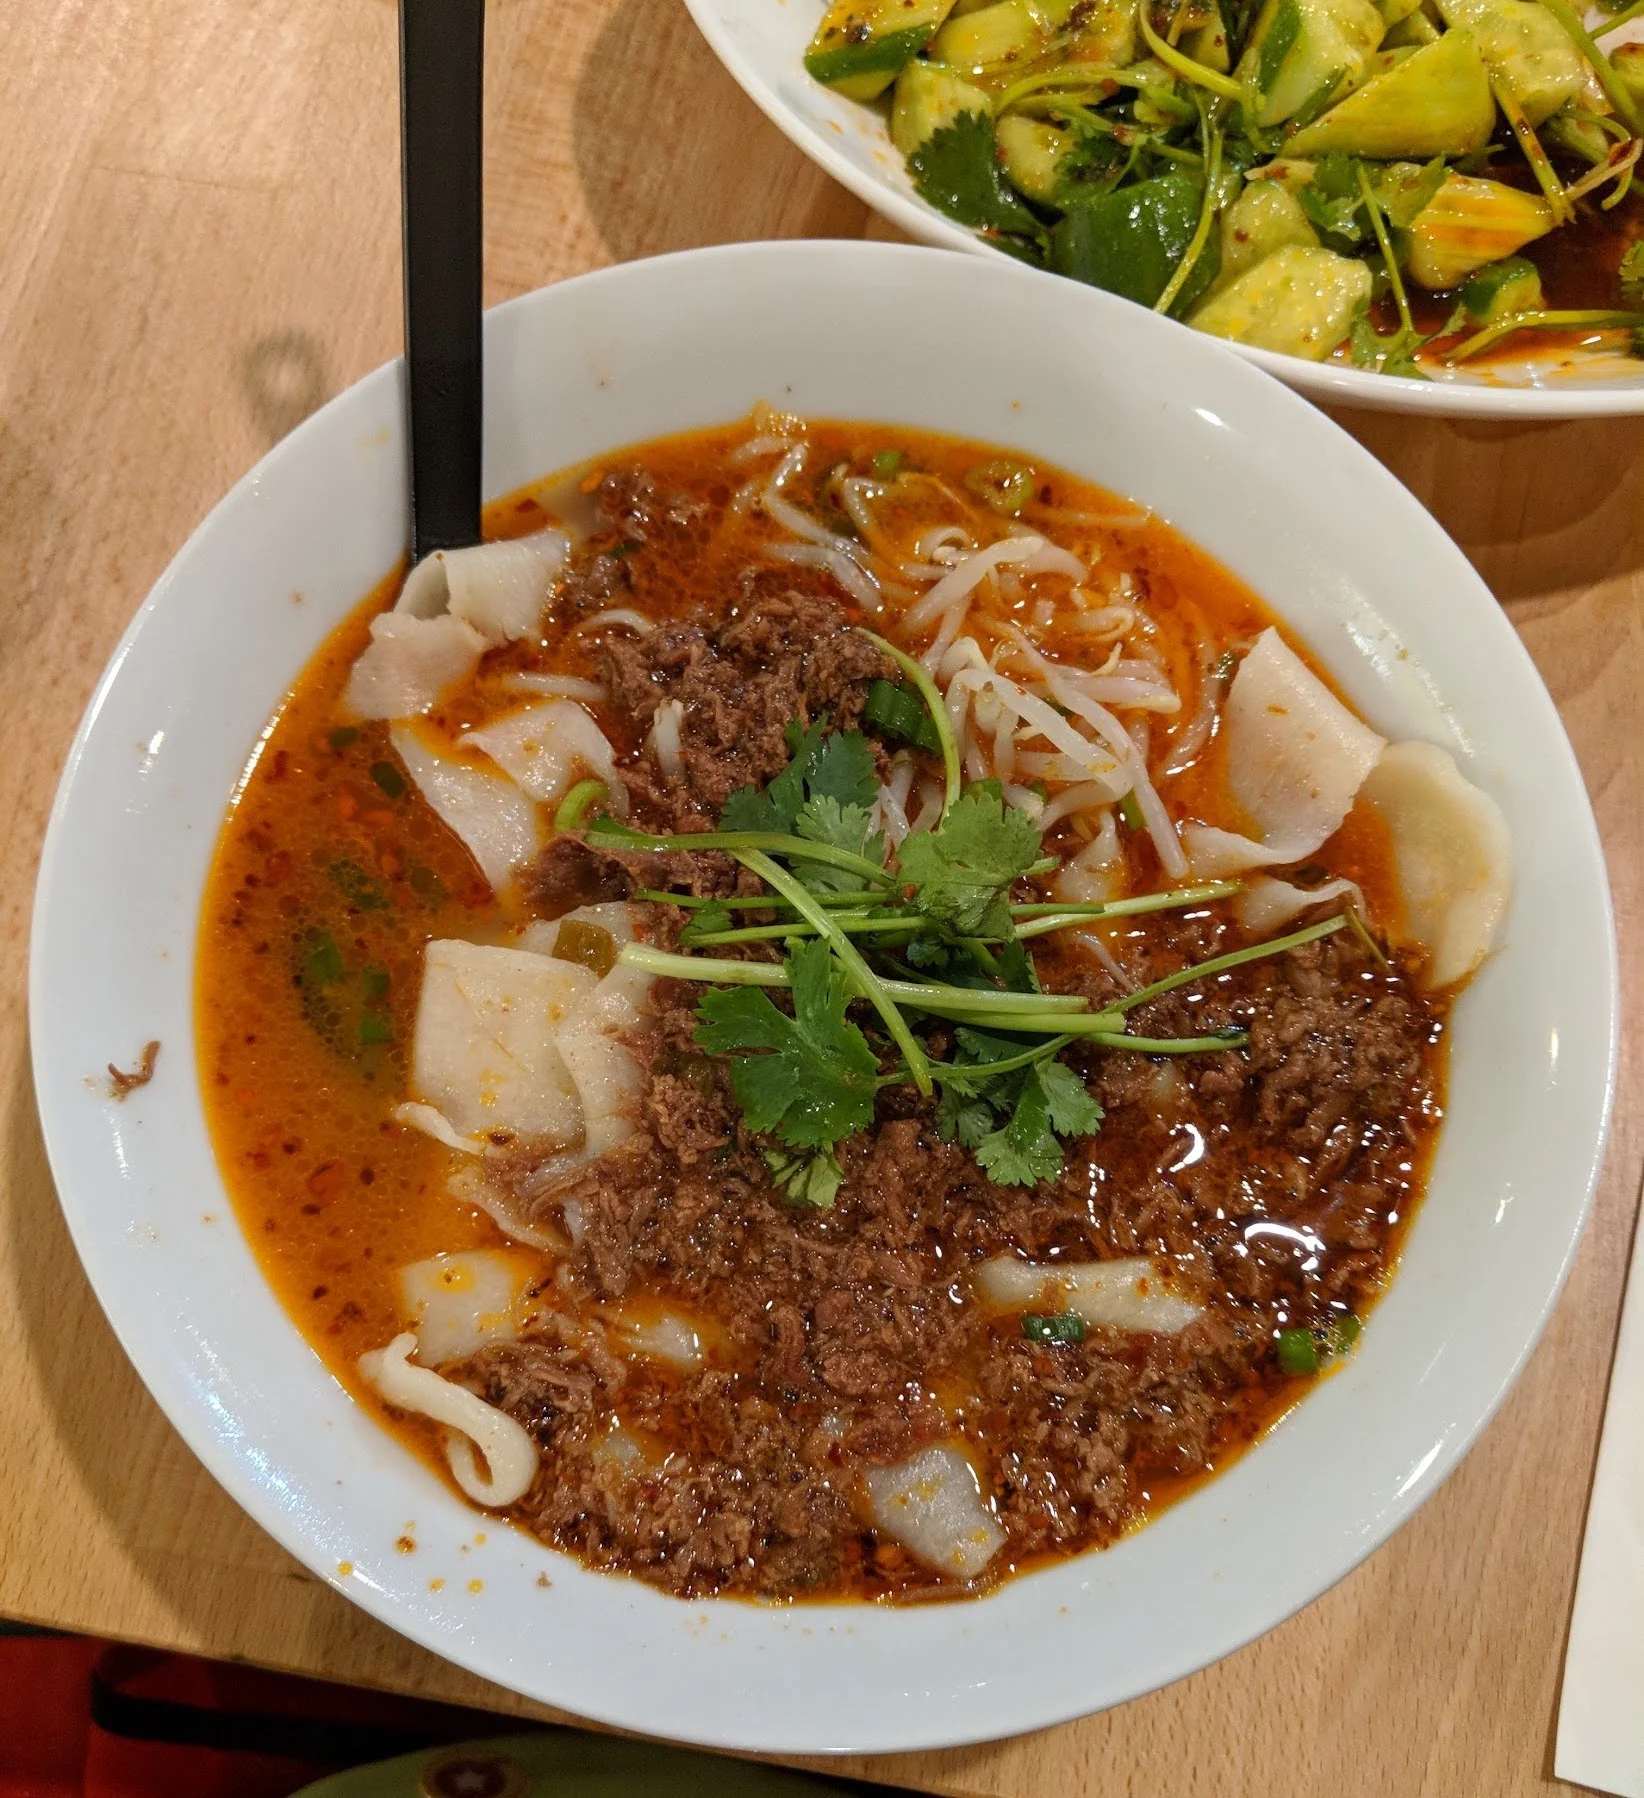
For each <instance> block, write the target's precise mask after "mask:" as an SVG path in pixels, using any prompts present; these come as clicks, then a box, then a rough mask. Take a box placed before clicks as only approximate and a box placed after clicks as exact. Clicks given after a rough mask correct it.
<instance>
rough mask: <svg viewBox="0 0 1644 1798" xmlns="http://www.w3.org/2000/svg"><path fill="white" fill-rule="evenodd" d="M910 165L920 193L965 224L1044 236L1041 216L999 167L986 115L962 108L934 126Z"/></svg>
mask: <svg viewBox="0 0 1644 1798" xmlns="http://www.w3.org/2000/svg"><path fill="white" fill-rule="evenodd" d="M908 170H909V172H910V173H911V174H912V176H913V185H914V187H915V188H916V189H917V190H918V193H919V196H920V198H921V199H924V200H928V201H929V202H930V204H931V205H932V206H934V207H936V209H937V210H938V211H939V212H945V213H946V214H947V215H948V217H949V218H955V219H958V221H959V223H960V224H962V225H980V226H982V227H983V228H984V229H986V230H989V231H999V232H1002V233H1004V234H1005V235H1006V236H1014V237H1026V238H1030V239H1033V240H1035V241H1042V239H1043V237H1044V232H1043V230H1042V228H1041V226H1040V224H1039V221H1038V219H1037V218H1035V217H1034V215H1033V213H1032V212H1031V211H1030V210H1029V208H1028V207H1027V205H1026V204H1025V203H1024V202H1023V201H1021V200H1019V199H1018V198H1017V197H1016V195H1015V194H1014V193H1012V192H1011V190H1010V188H1009V187H1008V186H1007V185H1006V184H1005V179H1004V176H1003V175H1001V174H1000V172H999V158H998V154H997V152H996V150H995V147H994V142H993V124H992V121H991V120H989V119H988V117H987V116H986V114H984V113H980V112H962V113H960V115H959V117H958V118H956V119H955V120H954V121H953V123H952V124H951V125H943V126H942V127H941V129H940V130H938V131H933V132H932V133H931V135H930V136H929V137H927V138H926V139H925V141H924V142H923V143H922V144H921V145H920V146H919V148H918V149H917V150H915V151H914V153H913V154H912V155H911V156H910V157H909V158H908Z"/></svg>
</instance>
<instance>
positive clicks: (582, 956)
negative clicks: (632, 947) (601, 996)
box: [554, 918, 617, 980]
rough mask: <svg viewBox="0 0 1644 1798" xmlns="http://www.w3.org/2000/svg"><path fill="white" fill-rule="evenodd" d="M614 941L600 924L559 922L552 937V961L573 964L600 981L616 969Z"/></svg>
mask: <svg viewBox="0 0 1644 1798" xmlns="http://www.w3.org/2000/svg"><path fill="white" fill-rule="evenodd" d="M616 958H617V945H616V938H615V937H614V936H612V935H611V933H610V931H608V930H607V929H606V928H605V927H604V926H603V925H602V924H590V923H588V922H587V921H586V920H585V919H582V918H562V919H561V920H560V926H559V930H558V932H557V933H556V934H555V936H554V960H555V961H569V962H575V963H576V965H577V966H578V967H580V968H589V969H591V970H592V971H593V972H594V973H596V974H597V975H598V976H599V977H600V979H601V980H603V979H604V978H605V976H606V975H607V974H609V973H610V971H611V970H612V968H614V967H615V966H616Z"/></svg>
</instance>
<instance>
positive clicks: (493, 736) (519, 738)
mask: <svg viewBox="0 0 1644 1798" xmlns="http://www.w3.org/2000/svg"><path fill="white" fill-rule="evenodd" d="M462 746H463V748H465V749H481V750H483V751H484V752H485V753H486V754H487V755H488V756H489V757H490V758H491V760H492V761H494V762H495V763H496V764H497V766H498V767H499V768H501V769H502V771H503V773H505V774H506V775H508V776H509V778H510V779H512V780H513V781H514V782H515V783H516V784H517V785H518V786H519V787H520V788H521V789H522V790H523V791H525V792H527V793H529V794H530V795H531V797H532V798H533V799H535V800H536V801H537V802H538V803H539V804H542V805H552V804H553V803H554V802H555V801H556V800H559V799H562V798H563V797H564V796H565V794H566V793H568V792H569V791H570V790H571V788H572V787H573V786H574V785H575V784H576V783H577V782H578V781H579V780H582V779H584V778H585V777H586V776H588V775H594V776H596V777H597V778H598V779H600V780H602V781H604V782H605V785H606V788H607V790H608V791H609V792H610V794H611V797H612V799H613V801H614V808H615V809H616V811H617V812H618V813H619V814H620V813H622V812H625V811H626V810H627V797H628V789H627V787H626V785H625V784H624V783H623V781H622V780H621V778H620V777H619V776H618V774H617V771H616V753H615V751H614V750H613V749H612V748H611V745H610V741H609V739H608V738H607V737H606V735H605V733H604V731H602V730H601V729H600V728H599V726H598V725H597V724H596V723H595V722H594V721H593V719H592V718H591V717H590V716H589V715H588V713H587V712H586V711H584V710H583V708H582V707H581V706H580V705H578V704H577V703H576V701H575V700H571V699H550V700H546V701H544V702H543V703H541V704H539V705H527V706H522V707H521V708H520V709H519V710H518V711H517V712H509V713H507V714H506V715H505V716H503V717H501V718H498V719H496V720H495V721H494V722H492V723H490V724H487V725H486V726H485V727H484V729H483V730H471V731H469V732H468V733H467V735H466V736H464V737H463V739H462Z"/></svg>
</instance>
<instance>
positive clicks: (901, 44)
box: [805, 0, 953, 100]
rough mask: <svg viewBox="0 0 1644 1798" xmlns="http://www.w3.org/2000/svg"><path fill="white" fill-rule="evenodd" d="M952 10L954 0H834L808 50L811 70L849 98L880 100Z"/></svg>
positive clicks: (807, 57) (814, 75) (806, 60)
mask: <svg viewBox="0 0 1644 1798" xmlns="http://www.w3.org/2000/svg"><path fill="white" fill-rule="evenodd" d="M952 10H953V0H834V4H833V5H832V6H830V7H829V8H828V10H827V14H826V15H825V17H824V18H823V20H822V23H821V24H820V25H819V26H818V27H817V30H816V36H815V37H813V38H812V39H811V44H810V48H809V49H808V50H807V51H806V52H805V69H806V72H807V73H808V74H809V75H810V76H811V77H812V78H813V79H814V80H817V81H820V82H821V83H822V84H823V86H824V87H831V88H832V89H833V90H834V92H835V93H837V94H843V95H844V97H845V98H846V99H847V100H876V99H878V97H879V96H880V95H881V94H882V93H883V92H884V91H885V89H886V88H888V87H889V86H890V84H891V83H892V82H893V81H894V80H895V79H896V77H897V75H898V74H899V73H900V72H901V70H902V69H903V68H904V67H905V66H906V65H907V64H908V63H909V62H911V61H912V60H913V58H914V57H916V56H917V55H918V54H919V52H920V51H921V50H923V49H924V47H925V46H926V44H928V43H929V42H930V40H931V38H932V37H933V36H935V34H936V30H937V27H938V26H940V25H941V23H942V21H943V20H944V19H946V18H947V16H948V14H949V13H950V12H951V11H952Z"/></svg>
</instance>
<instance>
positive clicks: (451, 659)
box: [344, 612, 485, 718]
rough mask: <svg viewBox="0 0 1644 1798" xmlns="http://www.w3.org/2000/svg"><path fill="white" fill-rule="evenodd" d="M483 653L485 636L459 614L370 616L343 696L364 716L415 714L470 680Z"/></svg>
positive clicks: (387, 613) (392, 716) (412, 715)
mask: <svg viewBox="0 0 1644 1798" xmlns="http://www.w3.org/2000/svg"><path fill="white" fill-rule="evenodd" d="M484 653H485V639H484V638H483V637H482V636H481V635H480V634H479V632H478V631H476V630H474V629H472V628H471V627H470V626H469V625H466V624H464V623H463V621H462V620H461V619H460V618H449V617H445V618H412V617H405V616H403V615H401V614H400V613H398V612H384V613H382V614H381V615H380V616H378V617H376V618H373V619H372V620H371V641H370V643H369V644H368V645H367V646H366V648H365V649H364V650H363V651H362V652H361V654H360V658H359V660H358V661H357V662H355V664H354V666H353V667H352V668H351V669H350V670H349V673H348V688H347V691H346V693H345V694H344V698H345V700H346V702H347V704H348V705H349V706H350V708H351V709H352V710H354V711H355V712H357V713H358V714H359V715H360V717H362V718H413V717H415V716H416V715H417V714H418V713H419V712H426V711H427V710H428V708H429V707H430V706H431V705H433V704H434V702H435V701H436V700H437V699H438V698H439V696H440V695H441V694H442V693H443V692H444V691H445V690H446V688H447V687H454V686H455V685H456V684H457V683H458V682H459V681H464V680H467V678H468V677H469V675H471V674H472V673H473V672H474V670H475V669H476V668H477V667H478V666H479V659H480V657H481V656H482V655H483V654H484Z"/></svg>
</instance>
